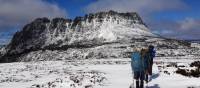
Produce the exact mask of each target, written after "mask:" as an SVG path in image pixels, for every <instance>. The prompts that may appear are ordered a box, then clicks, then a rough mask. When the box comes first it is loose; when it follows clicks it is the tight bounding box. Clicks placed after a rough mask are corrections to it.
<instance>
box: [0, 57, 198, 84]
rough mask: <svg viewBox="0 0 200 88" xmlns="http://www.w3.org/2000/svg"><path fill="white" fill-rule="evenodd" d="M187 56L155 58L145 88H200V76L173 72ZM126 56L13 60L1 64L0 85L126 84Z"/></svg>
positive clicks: (129, 77)
mask: <svg viewBox="0 0 200 88" xmlns="http://www.w3.org/2000/svg"><path fill="white" fill-rule="evenodd" d="M193 61H194V60H188V59H170V60H165V59H160V58H159V59H158V58H157V59H156V60H155V62H154V65H153V76H152V77H151V78H152V80H151V81H150V82H149V83H148V84H145V86H146V88H189V87H191V88H193V87H194V88H200V83H199V82H200V78H195V77H185V76H182V75H180V74H177V73H175V71H176V70H177V68H176V67H173V66H167V65H169V64H170V63H174V62H175V63H177V65H178V66H179V65H180V66H182V65H184V66H185V67H184V68H190V69H192V68H191V67H189V66H188V65H189V63H191V62H193ZM131 73H132V71H131V67H130V59H129V58H121V59H99V60H97V59H95V60H68V61H40V62H15V63H3V64H0V88H129V86H130V85H131V84H132V82H133V80H132V74H131Z"/></svg>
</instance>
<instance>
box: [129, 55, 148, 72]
mask: <svg viewBox="0 0 200 88" xmlns="http://www.w3.org/2000/svg"><path fill="white" fill-rule="evenodd" d="M131 68H132V71H133V72H142V71H144V70H145V67H144V60H143V59H141V54H140V52H134V53H133V54H132V57H131Z"/></svg>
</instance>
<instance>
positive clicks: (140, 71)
mask: <svg viewBox="0 0 200 88" xmlns="http://www.w3.org/2000/svg"><path fill="white" fill-rule="evenodd" d="M142 53H144V49H142V50H141V51H140V50H139V49H138V48H136V49H135V51H134V52H133V54H132V57H131V67H132V72H133V73H132V74H133V75H134V79H136V88H144V76H145V66H147V65H146V63H145V61H144V58H142ZM133 82H134V81H133Z"/></svg>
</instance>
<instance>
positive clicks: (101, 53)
mask: <svg viewBox="0 0 200 88" xmlns="http://www.w3.org/2000/svg"><path fill="white" fill-rule="evenodd" d="M153 38H157V39H153ZM150 39H151V40H150ZM152 39H153V40H154V41H153V42H149V43H146V42H148V41H152ZM159 39H162V38H158V36H157V35H154V34H152V33H151V32H150V30H149V29H148V28H147V26H146V25H145V23H144V22H143V21H142V19H141V18H140V16H139V15H138V14H137V13H135V12H133V13H118V12H114V11H109V12H99V13H94V14H88V15H85V16H84V17H76V18H75V19H74V20H71V19H64V18H54V19H52V20H49V19H47V18H38V19H36V20H34V21H33V22H31V23H30V24H27V25H25V27H24V28H23V29H22V30H21V31H20V32H17V33H16V34H15V35H14V36H13V39H12V41H11V42H10V44H9V45H7V47H6V48H5V50H4V53H3V55H2V57H1V59H0V60H1V61H2V62H10V61H32V60H36V59H41V60H47V58H48V60H57V59H76V58H79V59H80V58H81V59H85V58H108V57H115V58H120V57H127V53H129V52H130V51H131V50H132V47H134V46H142V45H149V44H154V43H156V41H157V40H159ZM137 42H140V43H138V44H137ZM176 43H177V42H176ZM156 44H157V45H159V43H156ZM173 44H175V43H173Z"/></svg>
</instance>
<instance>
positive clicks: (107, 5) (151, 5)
mask: <svg viewBox="0 0 200 88" xmlns="http://www.w3.org/2000/svg"><path fill="white" fill-rule="evenodd" d="M186 7H187V6H186V5H185V3H183V2H182V0H97V1H96V2H94V3H91V4H89V5H88V6H87V7H86V8H85V11H86V12H98V11H108V10H116V11H120V12H130V11H136V12H139V13H140V14H142V15H143V16H147V15H149V14H150V13H153V12H156V11H163V10H168V9H173V10H174V9H183V8H186Z"/></svg>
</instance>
